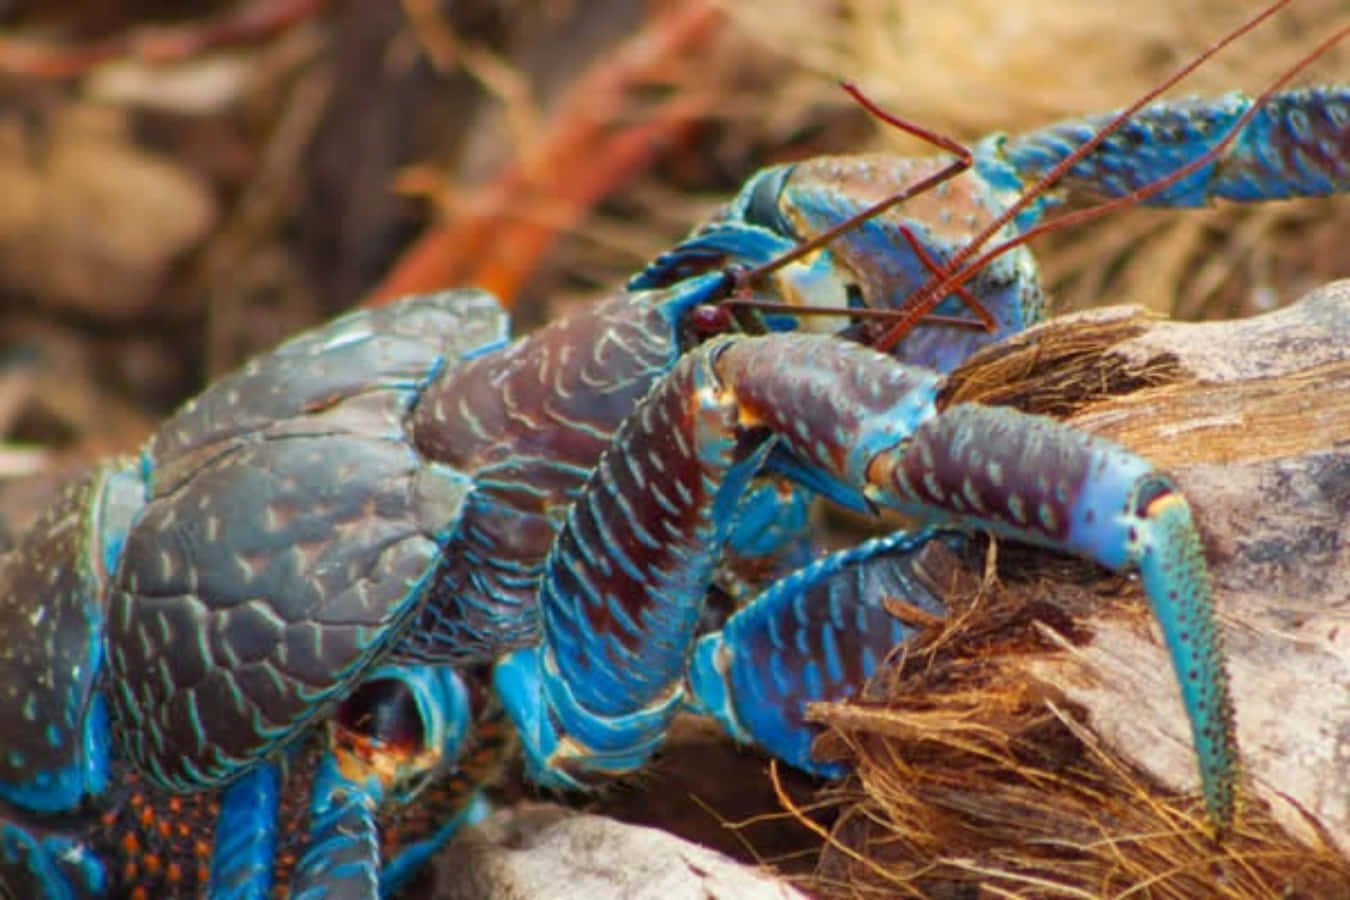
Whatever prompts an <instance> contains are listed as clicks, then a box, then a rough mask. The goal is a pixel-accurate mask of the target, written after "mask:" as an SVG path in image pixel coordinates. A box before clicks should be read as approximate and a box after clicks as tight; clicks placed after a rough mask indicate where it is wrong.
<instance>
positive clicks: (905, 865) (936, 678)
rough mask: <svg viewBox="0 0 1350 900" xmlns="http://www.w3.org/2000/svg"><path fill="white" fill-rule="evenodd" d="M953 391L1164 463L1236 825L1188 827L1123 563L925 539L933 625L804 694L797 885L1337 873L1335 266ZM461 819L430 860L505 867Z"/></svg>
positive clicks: (1344, 481) (1340, 343) (1262, 879)
mask: <svg viewBox="0 0 1350 900" xmlns="http://www.w3.org/2000/svg"><path fill="white" fill-rule="evenodd" d="M970 400H978V401H981V402H986V403H995V404H1004V405H1012V406H1016V407H1019V408H1022V409H1025V410H1028V411H1032V412H1040V413H1047V414H1051V415H1055V416H1057V417H1060V418H1064V419H1067V420H1068V421H1070V422H1072V423H1074V424H1075V425H1078V426H1080V427H1082V428H1084V429H1086V430H1088V431H1091V432H1094V433H1097V434H1101V435H1104V436H1107V437H1110V438H1112V439H1114V440H1117V441H1119V442H1120V443H1122V444H1125V445H1126V446H1129V447H1131V448H1133V449H1134V450H1136V451H1138V452H1139V453H1141V454H1143V455H1145V456H1147V457H1149V458H1150V459H1152V460H1154V461H1155V462H1156V463H1158V464H1159V465H1160V466H1161V467H1163V468H1165V469H1167V470H1168V471H1170V472H1171V473H1172V474H1173V475H1174V476H1175V477H1176V478H1177V480H1178V481H1179V483H1180V484H1181V486H1182V488H1183V490H1184V491H1185V492H1186V494H1187V496H1188V497H1189V498H1190V500H1191V503H1192V505H1193V507H1194V509H1195V512H1196V517H1197V520H1198V522H1199V525H1200V528H1201V530H1202V535H1203V538H1204V541H1205V544H1206V548H1207V554H1208V558H1209V560H1210V563H1211V568H1212V572H1213V575H1214V579H1215V589H1216V600H1217V605H1218V611H1219V616H1220V618H1221V621H1222V624H1223V627H1224V633H1225V640H1226V644H1227V650H1228V656H1229V665H1230V672H1231V676H1232V681H1233V687H1234V692H1235V697H1236V703H1237V724H1238V733H1239V740H1240V743H1241V748H1242V753H1243V763H1244V781H1243V784H1244V791H1243V792H1244V805H1243V812H1242V816H1241V821H1240V823H1239V825H1238V828H1237V829H1236V831H1235V832H1234V834H1232V835H1230V836H1228V837H1227V838H1226V839H1225V840H1224V842H1223V843H1222V844H1219V843H1216V842H1214V841H1213V840H1212V839H1211V838H1210V837H1209V836H1208V834H1207V832H1206V829H1205V826H1204V822H1203V817H1202V815H1201V814H1200V808H1199V803H1198V801H1197V800H1196V797H1195V793H1196V790H1197V781H1198V779H1197V777H1196V775H1195V765H1194V758H1193V755H1192V752H1191V747H1190V739H1189V733H1188V729H1187V725H1186V719H1185V716H1184V714H1183V711H1182V708H1181V703H1180V697H1179V692H1178V690H1177V687H1176V682H1175V678H1174V676H1173V674H1172V670H1171V666H1170V664H1169V662H1168V659H1167V656H1166V653H1165V651H1164V649H1163V647H1162V644H1161V640H1160V637H1159V636H1158V634H1157V633H1156V629H1155V627H1154V625H1153V623H1152V619H1151V617H1150V615H1149V613H1148V611H1147V607H1146V603H1145V601H1144V599H1143V596H1142V592H1140V591H1139V590H1138V587H1137V585H1136V584H1135V583H1134V581H1133V580H1132V579H1131V578H1130V577H1128V576H1113V575H1110V574H1109V573H1104V572H1102V571H1101V570H1099V569H1096V568H1094V567H1092V566H1089V565H1087V564H1084V563H1081V562H1078V561H1073V560H1067V559H1064V558H1062V557H1057V556H1055V555H1053V554H1046V553H1042V552H1039V551H1029V550H1026V549H1023V548H1017V547H1013V546H1011V545H1008V544H1000V545H989V544H987V543H986V544H982V545H979V546H977V547H976V548H974V549H973V550H972V551H971V552H969V553H966V554H963V555H961V554H952V553H950V552H948V551H945V550H943V549H940V548H935V550H934V553H933V558H932V559H931V560H929V561H927V562H926V563H925V568H926V571H928V573H929V577H931V578H933V579H934V580H935V581H936V582H938V583H939V585H940V586H942V587H944V589H945V590H946V591H947V593H948V596H949V597H950V599H951V605H952V614H951V616H950V617H949V618H948V620H947V622H945V623H943V624H942V625H940V626H933V627H930V628H929V629H928V630H927V632H926V633H925V635H924V636H923V637H922V638H921V639H920V640H919V641H918V643H917V644H916V646H914V647H912V648H910V649H909V650H907V651H906V652H905V653H904V655H903V656H902V657H901V658H900V659H899V660H898V661H897V662H896V664H895V666H894V667H893V668H892V669H889V670H888V671H887V672H885V673H883V674H884V676H885V677H883V678H880V679H878V681H877V682H876V683H874V684H873V685H872V686H871V687H870V688H869V691H868V693H867V695H866V696H865V697H864V698H863V699H861V700H859V701H857V702H849V703H841V704H818V705H817V706H816V707H815V708H814V709H813V711H812V716H813V717H814V718H815V719H816V720H818V721H821V722H823V723H825V724H827V725H828V726H831V727H830V729H829V734H828V735H827V736H826V738H825V739H824V740H822V742H821V746H820V749H821V750H822V751H824V752H827V753H829V752H836V753H838V752H845V753H848V754H850V755H852V757H853V758H854V759H855V761H856V762H857V765H858V772H859V777H858V780H856V781H853V782H850V783H849V784H847V785H845V786H844V787H843V788H841V789H839V793H838V800H839V803H840V805H841V806H842V812H841V814H840V815H839V816H838V820H837V822H836V823H835V824H834V830H833V834H832V837H831V842H830V845H829V846H828V847H827V849H826V852H825V854H824V857H823V858H822V862H821V871H820V874H821V881H820V883H819V884H820V889H821V890H822V891H824V892H830V891H831V890H832V889H833V888H836V887H838V886H840V885H841V884H842V885H853V886H855V887H856V888H858V889H861V888H862V887H864V886H866V885H870V886H872V887H874V888H878V889H880V890H882V891H883V892H884V893H887V894H890V893H896V892H905V893H913V894H924V895H929V894H941V895H945V894H948V893H950V892H951V891H952V890H953V888H959V887H960V886H962V885H964V886H965V887H967V888H970V887H973V885H975V884H979V885H983V886H985V887H990V888H994V889H997V890H1002V891H1010V892H1013V893H1016V894H1018V895H1028V894H1029V895H1037V896H1066V895H1072V896H1093V895H1097V894H1105V893H1117V892H1119V891H1122V890H1128V889H1130V888H1138V887H1140V886H1141V885H1147V890H1146V891H1145V893H1147V894H1148V895H1150V896H1179V897H1184V896H1201V895H1206V896H1213V895H1219V896H1232V897H1238V896H1243V897H1245V896H1269V895H1273V894H1279V893H1287V894H1288V893H1292V894H1295V895H1299V896H1350V861H1347V854H1348V853H1350V516H1348V515H1347V511H1348V510H1350V282H1340V283H1336V284H1332V285H1329V286H1328V287H1326V288H1323V289H1321V290H1319V291H1316V292H1314V293H1313V294H1310V295H1309V296H1307V297H1305V298H1304V299H1302V300H1301V301H1299V302H1298V303H1296V304H1293V305H1291V306H1289V307H1287V308H1284V309H1281V310H1278V311H1276V312H1272V313H1270V314H1267V315H1263V316H1259V317H1255V318H1251V319H1247V320H1242V321H1229V322H1220V323H1206V324H1183V323H1175V322H1168V321H1160V320H1157V319H1155V318H1152V317H1150V316H1149V315H1147V314H1146V313H1144V312H1142V311H1140V310H1137V309H1133V308H1114V309H1103V310H1097V311H1092V312H1087V313H1082V314H1077V315H1073V316H1066V317H1063V318H1060V319H1057V320H1055V321H1053V322H1051V323H1047V324H1046V325H1044V326H1041V327H1039V328H1037V329H1034V330H1032V331H1030V332H1027V333H1026V334H1024V335H1021V336H1018V337H1017V338H1015V339H1012V340H1010V341H1007V342H1004V343H1002V344H1000V345H998V346H997V347H994V348H990V349H989V350H988V351H986V352H985V353H983V354H981V355H980V356H979V357H978V358H977V359H974V360H972V361H971V362H970V363H969V364H967V365H966V366H964V367H963V368H962V369H961V370H959V371H958V372H957V373H954V375H953V378H952V380H951V384H950V387H949V389H948V392H947V395H946V397H945V402H949V403H955V402H963V401H970ZM900 612H901V614H903V610H900ZM550 827H551V828H558V827H561V828H563V829H566V827H567V826H566V824H565V823H562V824H560V823H557V822H552V823H550ZM578 827H580V826H578ZM587 827H589V826H587ZM551 837H552V839H553V840H554V842H555V844H556V845H557V846H566V844H565V843H561V844H559V843H557V841H559V840H560V838H559V836H558V833H557V832H555V833H553V834H552V836H551ZM466 838H467V839H468V841H470V842H471V843H473V845H474V847H475V848H476V850H475V852H474V853H471V854H468V855H466V856H462V857H458V858H457V857H454V856H453V854H454V853H455V852H456V851H455V850H454V849H453V847H452V849H451V850H450V851H448V853H449V854H451V855H450V856H449V857H448V858H449V859H458V860H459V861H458V862H456V863H453V864H449V865H450V868H451V869H452V870H453V871H454V872H455V875H456V876H457V877H461V878H469V877H471V873H470V871H469V869H472V867H474V866H477V865H482V864H484V863H482V862H480V861H481V860H485V859H491V860H492V865H494V866H500V865H502V864H503V861H505V862H506V863H507V864H509V862H510V859H511V855H510V854H505V853H500V854H491V853H484V852H483V840H484V838H483V836H482V835H481V833H479V832H471V834H470V835H467V836H466ZM770 852H771V849H770ZM567 856H568V854H567V853H566V852H564V853H563V854H562V855H561V858H560V863H561V864H562V868H561V869H559V870H555V871H558V872H560V873H562V872H565V870H566V863H567ZM631 864H632V865H633V866H638V867H641V866H645V865H647V862H646V861H643V860H639V859H633V860H631ZM465 867H468V868H467V869H466V868H465ZM496 871H497V873H498V875H497V876H496V877H501V870H500V869H498V870H496ZM445 874H447V869H446V868H445V867H443V868H442V875H445ZM556 877H558V878H566V876H565V874H558V875H557V876H556ZM578 877H579V876H578ZM616 879H618V876H616ZM490 881H491V880H490V879H489V880H476V881H474V883H475V884H478V885H485V884H487V883H490ZM614 883H615V885H616V891H615V892H614V893H613V894H612V895H613V896H621V895H622V894H623V891H622V889H620V888H619V887H618V885H619V884H621V883H623V882H622V880H621V879H618V880H616V881H615V882H614ZM628 883H630V884H631V882H628ZM590 884H591V886H592V887H593V888H594V887H595V883H593V882H591V883H590ZM961 893H964V892H963V891H962V892H961ZM603 895H604V894H603V892H601V893H592V894H590V896H603ZM500 896H507V894H500ZM509 896H512V897H523V896H535V895H532V894H525V893H518V892H509ZM537 896H544V894H539V895H537Z"/></svg>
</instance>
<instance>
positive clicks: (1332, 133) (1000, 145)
mask: <svg viewBox="0 0 1350 900" xmlns="http://www.w3.org/2000/svg"><path fill="white" fill-rule="evenodd" d="M1254 102H1255V101H1253V100H1252V98H1250V97H1247V96H1245V95H1243V94H1239V93H1230V94H1227V95H1225V96H1224V97H1222V98H1220V99H1217V100H1199V99H1194V100H1180V101H1175V100H1169V101H1161V102H1158V103H1154V104H1151V105H1150V106H1146V107H1145V108H1143V109H1142V110H1140V111H1139V112H1138V113H1136V114H1135V115H1133V116H1131V117H1130V118H1129V120H1128V121H1126V122H1125V123H1124V124H1123V125H1121V127H1120V128H1119V129H1118V130H1116V131H1115V132H1114V133H1112V134H1111V135H1110V136H1108V137H1107V138H1106V139H1105V140H1104V141H1103V142H1102V143H1101V144H1100V145H1099V146H1098V147H1097V148H1096V149H1094V150H1093V151H1092V152H1091V153H1089V154H1088V155H1087V156H1086V157H1084V158H1083V159H1082V160H1081V161H1080V162H1078V163H1077V164H1075V165H1074V166H1072V167H1071V168H1070V169H1069V171H1068V172H1067V173H1066V174H1065V177H1064V178H1063V179H1062V180H1061V181H1060V182H1059V184H1058V185H1057V186H1056V191H1057V192H1059V193H1061V194H1063V195H1068V196H1075V195H1077V196H1080V197H1084V198H1086V199H1088V200H1091V199H1093V198H1096V199H1101V198H1104V197H1120V196H1124V195H1126V194H1129V193H1130V192H1132V191H1135V190H1138V189H1140V188H1143V187H1146V186H1148V185H1150V184H1153V183H1154V182H1157V181H1159V180H1160V179H1163V178H1166V177H1168V176H1170V175H1172V174H1173V173H1175V172H1177V171H1178V170H1180V169H1181V168H1182V167H1184V166H1187V165H1190V164H1192V163H1194V162H1196V161H1198V160H1199V159H1200V158H1201V157H1202V156H1204V155H1205V154H1206V153H1208V152H1209V151H1210V150H1211V149H1213V148H1214V147H1216V146H1217V145H1218V144H1219V142H1220V141H1221V140H1223V139H1224V137H1225V136H1226V135H1227V134H1228V132H1229V131H1230V130H1231V129H1232V128H1234V127H1235V126H1237V125H1238V122H1239V120H1240V119H1241V118H1242V116H1244V115H1246V114H1247V113H1248V112H1249V111H1251V110H1252V105H1253V103H1254ZM1111 119H1112V116H1110V115H1105V116H1090V117H1087V118H1082V119H1072V120H1070V121H1067V122H1061V123H1059V124H1057V125H1051V126H1048V127H1046V128H1041V129H1038V130H1036V131H1032V132H1030V133H1028V134H1025V135H1019V136H1017V137H1011V138H1009V137H1004V136H1001V135H994V136H992V137H989V138H986V139H985V140H984V141H982V142H981V143H980V144H979V146H978V148H977V149H976V152H975V159H976V168H977V169H978V170H980V171H981V173H982V174H983V175H985V177H987V178H990V179H1007V178H1009V177H1010V178H1012V179H1013V180H1014V181H1016V182H1018V183H1020V184H1021V185H1030V184H1033V183H1034V182H1035V181H1036V180H1037V179H1038V178H1040V176H1042V175H1044V174H1045V173H1046V172H1048V171H1049V170H1050V169H1051V168H1053V167H1054V166H1055V165H1056V164H1057V163H1059V162H1060V161H1061V160H1063V159H1064V158H1066V157H1067V156H1069V155H1070V154H1071V153H1072V152H1073V151H1074V150H1075V149H1077V148H1078V147H1079V146H1080V145H1081V144H1083V143H1084V142H1086V141H1087V140H1088V139H1089V138H1091V137H1093V136H1094V135H1095V134H1096V133H1097V132H1098V131H1099V130H1100V129H1101V128H1102V127H1103V126H1104V125H1106V124H1107V123H1108V122H1110V121H1111ZM1346 190H1350V87H1346V86H1343V85H1341V86H1328V87H1308V88H1301V89H1298V90H1291V91H1281V92H1278V93H1276V94H1274V95H1272V96H1271V97H1270V98H1269V99H1267V100H1266V101H1265V102H1264V103H1263V104H1262V105H1261V106H1260V107H1259V108H1258V109H1256V110H1255V111H1254V112H1252V115H1251V119H1250V121H1249V122H1248V123H1247V125H1246V127H1245V128H1243V129H1242V132H1241V133H1240V134H1239V135H1237V136H1236V137H1235V138H1234V139H1233V142H1232V143H1231V144H1230V145H1229V146H1228V147H1226V148H1225V149H1224V150H1223V151H1222V152H1221V153H1220V154H1219V156H1218V158H1217V159H1216V160H1214V161H1212V162H1209V163H1206V164H1205V165H1203V166H1200V167H1199V168H1198V169H1197V170H1196V171H1195V172H1193V173H1191V174H1189V175H1187V176H1186V177H1184V178H1182V179H1181V180H1180V181H1178V182H1177V183H1176V184H1173V185H1170V186H1168V187H1167V188H1166V189H1164V190H1162V191H1160V192H1159V193H1157V194H1156V195H1154V196H1152V197H1149V198H1148V199H1146V200H1145V201H1144V202H1145V203H1147V204H1149V205H1151V206H1166V207H1199V206H1206V205H1208V204H1210V203H1213V202H1214V201H1215V200H1219V199H1223V200H1231V201H1236V202H1241V203H1255V202H1260V201H1264V200H1279V199H1286V198H1290V197H1321V196H1327V195H1330V194H1335V193H1342V192H1344V191H1346ZM1030 224H1032V223H1030V222H1019V225H1020V226H1021V227H1022V228H1023V230H1025V228H1026V227H1028V226H1029V225H1030Z"/></svg>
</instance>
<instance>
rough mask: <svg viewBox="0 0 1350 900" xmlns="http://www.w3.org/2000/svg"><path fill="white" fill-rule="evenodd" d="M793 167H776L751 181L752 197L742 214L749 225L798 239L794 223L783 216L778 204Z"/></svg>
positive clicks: (750, 190)
mask: <svg viewBox="0 0 1350 900" xmlns="http://www.w3.org/2000/svg"><path fill="white" fill-rule="evenodd" d="M793 168H794V167H793V166H790V165H789V166H776V167H775V168H772V169H768V170H765V171H763V172H760V173H759V174H758V175H756V176H755V177H754V178H752V179H751V181H750V186H749V192H750V195H749V197H748V198H747V199H746V201H745V208H744V211H743V213H742V215H743V216H744V219H745V221H746V223H747V224H750V225H758V226H760V227H761V228H767V229H768V230H769V231H772V232H773V233H774V234H778V235H782V236H783V237H786V238H791V239H793V240H794V241H795V240H796V239H797V232H796V229H794V228H793V227H792V223H791V222H789V221H788V220H787V218H786V217H784V215H783V208H782V206H781V205H780V204H779V202H778V198H779V197H780V196H782V193H783V186H784V185H785V184H787V180H788V177H789V176H791V175H792V170H793Z"/></svg>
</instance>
